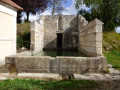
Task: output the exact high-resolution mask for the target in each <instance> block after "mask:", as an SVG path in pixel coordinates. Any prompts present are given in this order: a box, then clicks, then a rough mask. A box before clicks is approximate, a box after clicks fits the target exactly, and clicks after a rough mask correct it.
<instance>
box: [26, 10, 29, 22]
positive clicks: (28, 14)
mask: <svg viewBox="0 0 120 90" xmlns="http://www.w3.org/2000/svg"><path fill="white" fill-rule="evenodd" d="M26 14H27V19H26V21H27V22H28V21H29V12H27V13H26Z"/></svg>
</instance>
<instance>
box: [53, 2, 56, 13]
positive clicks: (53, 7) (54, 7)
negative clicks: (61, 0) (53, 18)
mask: <svg viewBox="0 0 120 90" xmlns="http://www.w3.org/2000/svg"><path fill="white" fill-rule="evenodd" d="M55 4H56V0H54V3H53V9H52V15H54V13H55Z"/></svg>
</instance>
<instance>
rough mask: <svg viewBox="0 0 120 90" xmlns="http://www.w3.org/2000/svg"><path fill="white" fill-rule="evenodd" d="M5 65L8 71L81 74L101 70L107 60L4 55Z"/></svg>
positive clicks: (103, 69)
mask: <svg viewBox="0 0 120 90" xmlns="http://www.w3.org/2000/svg"><path fill="white" fill-rule="evenodd" d="M6 65H7V69H8V70H9V72H10V73H15V72H17V73H23V72H26V73H27V72H32V73H58V74H63V73H67V74H69V73H70V74H71V73H72V74H81V73H88V72H94V73H97V72H103V71H105V70H106V65H107V61H106V58H104V57H56V58H51V57H49V56H43V57H36V56H13V57H6Z"/></svg>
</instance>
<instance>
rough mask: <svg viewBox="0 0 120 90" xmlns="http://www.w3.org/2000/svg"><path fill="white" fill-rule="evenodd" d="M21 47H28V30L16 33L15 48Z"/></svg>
mask: <svg viewBox="0 0 120 90" xmlns="http://www.w3.org/2000/svg"><path fill="white" fill-rule="evenodd" d="M22 47H25V48H26V49H30V31H24V32H23V33H21V34H18V35H17V48H18V49H20V48H22Z"/></svg>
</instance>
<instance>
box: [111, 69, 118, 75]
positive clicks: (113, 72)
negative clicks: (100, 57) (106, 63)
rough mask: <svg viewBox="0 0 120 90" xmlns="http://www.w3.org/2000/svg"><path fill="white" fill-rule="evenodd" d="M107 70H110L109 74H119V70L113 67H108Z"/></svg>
mask: <svg viewBox="0 0 120 90" xmlns="http://www.w3.org/2000/svg"><path fill="white" fill-rule="evenodd" d="M109 71H110V74H111V75H120V71H118V70H115V69H113V68H110V69H109Z"/></svg>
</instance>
